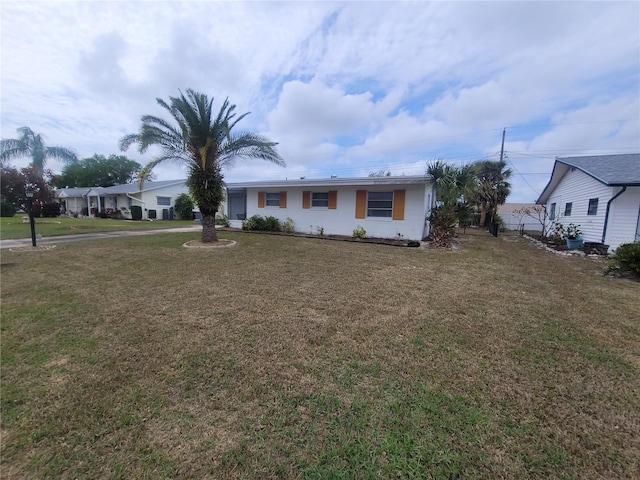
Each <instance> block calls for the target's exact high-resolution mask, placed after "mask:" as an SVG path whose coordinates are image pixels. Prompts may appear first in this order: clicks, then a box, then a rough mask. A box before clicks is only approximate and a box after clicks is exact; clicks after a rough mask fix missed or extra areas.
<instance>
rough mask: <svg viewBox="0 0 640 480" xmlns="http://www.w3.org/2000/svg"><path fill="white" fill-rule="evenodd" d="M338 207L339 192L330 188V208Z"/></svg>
mask: <svg viewBox="0 0 640 480" xmlns="http://www.w3.org/2000/svg"><path fill="white" fill-rule="evenodd" d="M336 208H338V192H337V191H335V190H329V210H335V209H336Z"/></svg>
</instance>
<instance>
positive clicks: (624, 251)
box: [608, 242, 640, 277]
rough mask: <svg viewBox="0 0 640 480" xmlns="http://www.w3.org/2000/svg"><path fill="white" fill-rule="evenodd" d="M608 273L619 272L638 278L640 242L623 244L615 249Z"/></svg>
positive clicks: (639, 273)
mask: <svg viewBox="0 0 640 480" xmlns="http://www.w3.org/2000/svg"><path fill="white" fill-rule="evenodd" d="M612 259H613V261H614V263H613V265H611V266H610V267H609V270H608V271H609V273H611V272H614V271H620V272H623V273H631V274H633V275H635V276H636V277H640V242H633V243H624V244H622V245H620V246H619V247H618V248H616V251H615V253H614V254H613V257H612Z"/></svg>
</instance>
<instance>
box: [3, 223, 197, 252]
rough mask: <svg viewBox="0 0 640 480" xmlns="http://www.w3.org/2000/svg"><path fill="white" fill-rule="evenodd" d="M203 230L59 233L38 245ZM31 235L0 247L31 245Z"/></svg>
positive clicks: (38, 242) (45, 238)
mask: <svg viewBox="0 0 640 480" xmlns="http://www.w3.org/2000/svg"><path fill="white" fill-rule="evenodd" d="M200 230H202V227H201V226H200V225H194V226H192V227H179V228H163V229H158V230H129V231H119V232H100V233H80V234H77V235H59V236H52V237H39V236H37V237H36V244H37V245H52V244H58V243H69V242H77V241H81V240H100V239H101V238H114V237H136V236H141V235H156V234H158V233H176V232H198V231H200ZM30 246H31V237H29V238H20V239H15V240H0V249H2V248H16V247H30Z"/></svg>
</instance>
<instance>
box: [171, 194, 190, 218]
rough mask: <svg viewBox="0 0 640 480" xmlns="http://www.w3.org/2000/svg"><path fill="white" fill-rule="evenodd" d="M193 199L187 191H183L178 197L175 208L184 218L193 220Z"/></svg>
mask: <svg viewBox="0 0 640 480" xmlns="http://www.w3.org/2000/svg"><path fill="white" fill-rule="evenodd" d="M193 206H194V203H193V200H192V199H191V197H190V196H189V195H188V194H186V193H181V194H180V195H178V196H177V197H176V201H175V204H174V209H175V211H176V212H178V215H180V218H181V219H182V220H193V218H194V215H193Z"/></svg>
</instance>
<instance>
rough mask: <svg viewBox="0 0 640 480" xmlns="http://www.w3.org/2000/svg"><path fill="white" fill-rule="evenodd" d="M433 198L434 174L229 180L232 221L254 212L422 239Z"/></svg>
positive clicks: (299, 223) (303, 224) (298, 226)
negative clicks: (235, 181) (245, 181)
mask: <svg viewBox="0 0 640 480" xmlns="http://www.w3.org/2000/svg"><path fill="white" fill-rule="evenodd" d="M434 201H435V197H434V189H433V182H432V181H431V179H430V177H425V176H424V175H420V176H398V177H391V176H389V177H366V178H330V179H321V180H306V179H301V180H282V181H266V182H247V183H228V184H227V201H226V202H225V206H224V212H225V214H226V215H227V216H228V218H229V221H230V223H231V226H233V227H241V226H242V220H243V219H245V218H248V217H251V216H253V215H260V216H262V217H266V216H273V217H276V218H278V219H279V220H280V221H281V222H284V221H286V220H287V218H290V219H291V220H292V221H293V226H294V228H295V230H296V231H298V232H309V233H313V234H316V233H318V232H319V231H322V232H323V233H324V234H327V235H331V234H335V235H349V236H350V235H352V233H353V230H354V229H355V228H357V227H358V226H360V227H362V228H364V229H365V230H366V232H367V233H366V235H367V236H370V237H379V238H403V239H407V240H422V239H423V238H424V237H426V236H427V235H428V234H429V224H428V222H427V218H428V216H429V214H430V212H431V208H432V206H433V202H434Z"/></svg>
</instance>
